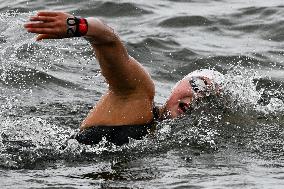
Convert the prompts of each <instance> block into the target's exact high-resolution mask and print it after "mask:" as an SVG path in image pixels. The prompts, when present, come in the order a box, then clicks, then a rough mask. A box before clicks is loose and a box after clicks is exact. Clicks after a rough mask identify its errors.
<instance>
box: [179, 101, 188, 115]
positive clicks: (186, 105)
mask: <svg viewBox="0 0 284 189" xmlns="http://www.w3.org/2000/svg"><path fill="white" fill-rule="evenodd" d="M178 107H179V108H180V109H181V110H182V111H183V113H185V112H186V111H187V110H188V109H189V104H187V103H184V102H180V103H179V104H178Z"/></svg>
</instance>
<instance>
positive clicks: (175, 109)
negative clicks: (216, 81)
mask: <svg viewBox="0 0 284 189" xmlns="http://www.w3.org/2000/svg"><path fill="white" fill-rule="evenodd" d="M211 85H212V82H211V80H210V79H208V78H207V77H187V78H184V79H182V80H181V81H179V82H178V83H177V84H176V86H175V87H174V88H173V90H172V92H171V95H170V97H169V98H168V100H167V102H166V104H165V109H166V112H167V115H166V117H167V118H176V117H179V116H181V115H183V114H185V112H187V111H188V110H189V109H190V107H191V104H192V101H193V100H195V99H196V98H200V97H202V96H204V91H205V90H206V89H208V87H210V86H211Z"/></svg>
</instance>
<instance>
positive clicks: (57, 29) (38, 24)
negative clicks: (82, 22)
mask: <svg viewBox="0 0 284 189" xmlns="http://www.w3.org/2000/svg"><path fill="white" fill-rule="evenodd" d="M70 17H73V16H72V15H70V14H68V13H65V12H51V11H40V12H38V13H37V15H36V16H32V17H31V18H30V21H31V22H29V23H26V24H25V25H24V27H25V28H26V30H27V31H28V32H30V33H37V34H45V35H39V36H38V37H37V40H42V39H61V38H68V37H70V35H68V33H67V29H68V28H67V23H66V20H67V18H70Z"/></svg>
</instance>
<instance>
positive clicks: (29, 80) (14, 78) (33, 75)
mask: <svg viewBox="0 0 284 189" xmlns="http://www.w3.org/2000/svg"><path fill="white" fill-rule="evenodd" d="M0 74H1V80H0V83H2V84H5V85H9V86H13V87H20V88H22V87H23V88H26V87H30V86H43V85H47V84H55V85H57V86H62V87H66V88H71V89H73V88H80V86H78V85H77V84H74V83H72V82H69V81H66V80H63V79H59V78H56V77H54V76H52V75H49V74H47V73H45V72H42V71H39V70H36V69H31V68H26V69H24V70H23V68H18V69H17V70H15V68H14V69H13V70H5V71H3V70H0Z"/></svg>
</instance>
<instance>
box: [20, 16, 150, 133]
mask: <svg viewBox="0 0 284 189" xmlns="http://www.w3.org/2000/svg"><path fill="white" fill-rule="evenodd" d="M70 19H71V22H70V23H69V22H68V21H70ZM72 21H73V23H72ZM79 21H80V22H79V23H81V21H82V19H80V20H79ZM85 21H87V24H88V25H87V26H88V27H87V28H88V29H87V30H86V31H85V30H84V29H86V25H85V26H83V30H84V32H83V36H84V37H85V38H86V39H87V40H88V41H89V42H90V43H91V45H92V47H93V50H94V52H95V54H96V58H97V60H98V62H99V64H100V68H101V71H102V74H103V76H104V77H105V78H106V80H107V82H108V84H109V90H108V91H107V92H106V93H105V94H104V95H103V97H102V98H101V99H100V101H99V102H98V103H97V104H96V106H95V108H94V109H93V110H91V111H90V113H89V115H88V116H87V118H86V119H85V120H84V121H83V123H82V125H81V129H85V128H87V127H91V126H94V125H137V124H145V123H149V122H150V121H151V120H152V119H153V113H152V110H153V102H154V95H155V87H154V83H153V81H152V79H151V78H150V75H149V74H148V73H147V72H146V71H145V70H144V69H143V67H142V66H141V65H140V64H139V63H138V62H137V61H136V60H135V59H134V58H132V57H130V56H129V55H128V53H127V50H126V48H125V47H124V45H123V43H122V41H121V40H120V38H119V36H118V35H117V34H116V33H115V32H114V30H113V29H112V28H111V27H109V26H107V25H106V24H104V23H103V22H102V21H100V20H99V19H96V18H87V19H86V20H84V19H83V22H84V23H85ZM74 22H75V19H74V16H72V15H70V14H68V13H64V12H50V11H41V12H38V13H37V15H35V16H32V17H31V18H30V22H29V23H26V24H25V25H24V27H25V28H26V29H27V31H28V32H31V33H36V34H39V35H38V36H37V40H42V39H62V38H69V37H72V34H76V35H77V34H78V32H77V31H78V30H76V29H77V27H78V25H77V24H74ZM75 23H78V20H77V22H75ZM85 24H86V23H85ZM74 25H75V26H76V27H75V28H74ZM79 28H80V27H79ZM68 30H72V31H71V33H70V32H69V31H68ZM74 31H75V33H74ZM79 34H81V33H80V31H79ZM73 36H74V35H73ZM77 36H78V35H77Z"/></svg>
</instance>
